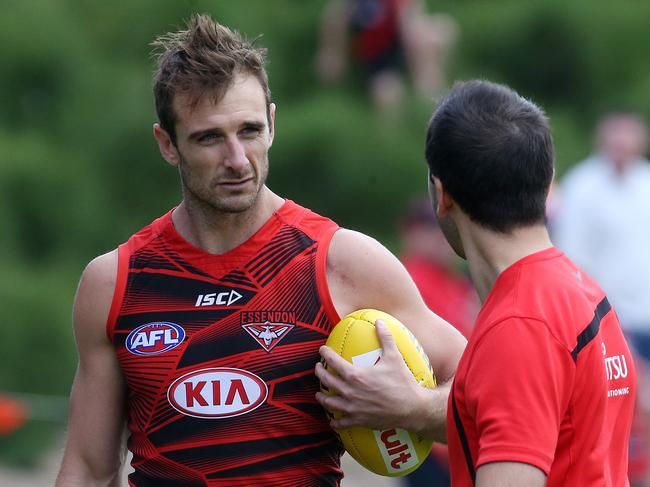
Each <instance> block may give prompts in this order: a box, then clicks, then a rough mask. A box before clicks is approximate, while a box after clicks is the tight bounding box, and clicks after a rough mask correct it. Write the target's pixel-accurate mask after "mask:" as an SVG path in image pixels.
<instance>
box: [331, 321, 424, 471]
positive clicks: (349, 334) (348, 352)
mask: <svg viewBox="0 0 650 487" xmlns="http://www.w3.org/2000/svg"><path fill="white" fill-rule="evenodd" d="M377 319H381V320H383V321H384V323H386V325H387V326H388V328H389V330H390V332H391V333H392V334H393V338H394V339H395V343H396V345H397V348H398V349H399V351H400V353H401V354H402V357H403V358H404V362H406V365H407V366H408V368H409V369H410V370H411V373H412V374H413V377H415V379H416V380H417V381H418V382H419V383H420V385H422V386H423V387H429V388H433V387H435V386H436V380H435V377H434V375H433V370H432V369H431V365H430V364H429V359H428V358H427V356H426V354H425V353H424V350H423V349H422V346H421V345H420V344H419V343H418V341H417V339H416V338H415V336H414V335H413V334H412V333H411V332H410V330H409V329H408V328H407V327H405V326H404V325H403V324H402V323H400V322H399V320H397V319H396V318H394V317H393V316H391V315H389V314H388V313H384V312H382V311H378V310H375V309H362V310H358V311H354V312H353V313H350V314H349V315H347V316H346V317H344V318H343V319H342V320H341V321H340V322H339V323H338V324H337V325H336V326H335V327H334V329H332V332H331V333H330V336H329V338H328V339H327V342H326V345H327V346H329V347H331V348H332V349H334V351H336V352H337V353H338V354H339V355H340V356H341V357H343V358H344V359H346V360H347V361H348V362H351V363H352V364H354V365H358V366H360V367H372V366H373V365H375V364H376V363H377V362H378V360H379V359H380V358H381V355H382V348H381V344H380V342H379V338H378V337H377V332H376V331H375V320H377ZM324 365H325V368H326V369H327V368H328V366H327V364H324ZM330 371H331V372H334V371H332V370H331V369H330ZM321 391H323V392H324V393H325V394H330V395H331V394H334V393H333V392H332V391H330V390H328V389H326V388H325V387H324V386H323V385H322V384H321ZM327 412H328V414H330V415H331V416H333V417H335V418H339V417H340V416H341V413H340V412H337V411H327ZM336 433H337V434H338V435H339V437H340V438H341V442H342V443H343V446H344V447H345V449H346V451H347V452H348V453H349V454H350V455H352V457H353V458H354V459H355V460H356V461H357V462H359V463H360V464H361V465H363V466H364V467H365V468H367V469H368V470H370V471H372V472H374V473H376V474H379V475H385V476H390V477H399V476H402V475H406V474H408V473H410V472H412V471H413V470H415V469H416V468H418V467H419V466H420V465H421V464H422V462H423V461H424V460H425V459H426V457H427V455H428V454H429V451H430V450H431V445H432V444H433V441H432V440H429V439H426V438H422V437H421V436H419V435H418V434H416V433H412V432H409V431H406V430H403V429H399V428H388V429H385V430H381V431H379V430H372V429H369V428H361V427H352V428H345V429H337V430H336Z"/></svg>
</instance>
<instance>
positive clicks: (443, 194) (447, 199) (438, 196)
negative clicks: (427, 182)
mask: <svg viewBox="0 0 650 487" xmlns="http://www.w3.org/2000/svg"><path fill="white" fill-rule="evenodd" d="M433 186H434V187H433V192H434V195H435V202H436V208H434V210H435V211H436V214H437V215H438V216H440V217H444V216H448V215H449V213H450V212H451V210H452V208H453V207H454V200H453V198H452V197H451V195H450V194H449V193H448V192H447V191H446V190H445V187H444V186H443V185H442V181H440V179H439V178H437V177H435V176H433Z"/></svg>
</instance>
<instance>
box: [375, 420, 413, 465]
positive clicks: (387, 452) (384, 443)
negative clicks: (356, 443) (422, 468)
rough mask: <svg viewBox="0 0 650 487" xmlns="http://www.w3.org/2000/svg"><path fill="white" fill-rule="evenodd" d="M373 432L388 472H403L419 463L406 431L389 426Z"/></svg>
mask: <svg viewBox="0 0 650 487" xmlns="http://www.w3.org/2000/svg"><path fill="white" fill-rule="evenodd" d="M373 433H374V435H375V441H376V442H377V446H378V447H379V451H380V452H381V457H382V459H383V460H384V464H385V465H386V469H387V470H388V471H389V472H390V473H393V474H396V473H399V472H403V471H405V470H408V469H409V468H411V467H414V466H416V465H418V463H420V462H419V460H418V454H417V450H416V449H415V447H414V446H413V442H412V441H411V437H410V436H409V433H408V431H405V430H402V429H399V428H390V429H387V430H382V431H377V430H373Z"/></svg>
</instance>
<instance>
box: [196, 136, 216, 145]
mask: <svg viewBox="0 0 650 487" xmlns="http://www.w3.org/2000/svg"><path fill="white" fill-rule="evenodd" d="M218 137H219V136H218V135H217V134H203V135H202V136H201V137H199V139H198V140H199V142H201V143H205V142H214V141H215V140H216V139H217V138H218Z"/></svg>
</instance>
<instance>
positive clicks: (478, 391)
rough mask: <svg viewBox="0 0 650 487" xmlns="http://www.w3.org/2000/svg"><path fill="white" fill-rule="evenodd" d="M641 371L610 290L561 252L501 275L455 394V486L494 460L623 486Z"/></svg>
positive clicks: (563, 482)
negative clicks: (637, 375)
mask: <svg viewBox="0 0 650 487" xmlns="http://www.w3.org/2000/svg"><path fill="white" fill-rule="evenodd" d="M634 384H635V371H634V365H633V363H632V358H631V355H630V351H629V349H628V346H627V344H626V342H625V339H624V338H623V334H622V332H621V329H620V325H619V322H618V318H617V316H616V313H615V312H614V310H613V309H612V308H611V306H610V304H609V302H608V301H607V298H606V297H605V295H604V293H603V291H602V290H601V289H600V287H599V286H598V285H597V283H596V282H595V281H594V280H593V279H591V278H590V277H589V276H588V275H586V274H585V273H583V272H582V271H580V270H579V269H578V268H577V267H576V266H575V265H574V264H573V263H572V262H571V261H570V260H569V259H568V258H567V257H566V256H565V255H564V254H563V253H562V252H560V251H559V250H557V249H555V248H550V249H546V250H544V251H541V252H537V253H535V254H532V255H529V256H527V257H525V258H523V259H521V260H520V261H518V262H516V263H515V264H513V265H512V266H510V267H509V268H508V269H506V270H505V271H503V272H502V273H501V274H500V275H499V277H498V279H497V281H496V282H495V285H494V287H493V289H492V290H491V292H490V294H489V296H488V298H487V300H486V301H485V303H484V305H483V308H482V309H481V312H480V314H479V316H478V319H477V322H476V327H475V329H474V332H473V334H472V336H471V338H470V340H469V343H468V346H467V349H466V351H465V353H464V354H463V357H462V359H461V361H460V363H459V366H458V370H457V373H456V378H455V381H454V385H453V389H452V394H451V395H450V399H449V412H448V418H447V431H448V437H449V456H450V464H451V476H452V484H453V485H454V486H455V487H456V486H470V485H474V477H475V472H476V470H477V469H478V468H479V467H480V466H481V465H484V464H486V463H490V462H521V463H527V464H530V465H533V466H535V467H537V468H539V469H540V470H542V471H544V472H545V473H546V475H547V477H548V482H547V486H548V487H553V486H567V485H576V486H578V485H579V486H581V487H590V486H627V485H629V482H628V480H627V461H628V440H629V435H630V428H631V423H632V414H633V409H634V399H635V385H634Z"/></svg>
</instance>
